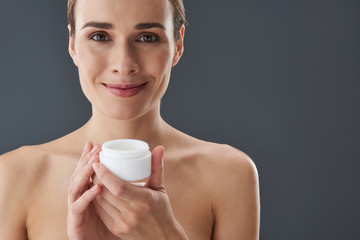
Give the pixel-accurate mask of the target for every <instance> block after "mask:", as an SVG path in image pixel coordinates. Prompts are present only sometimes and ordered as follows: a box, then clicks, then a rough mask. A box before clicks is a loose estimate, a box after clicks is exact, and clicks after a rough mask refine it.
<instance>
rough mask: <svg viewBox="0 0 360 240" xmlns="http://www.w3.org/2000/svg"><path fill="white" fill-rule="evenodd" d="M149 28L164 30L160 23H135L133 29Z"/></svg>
mask: <svg viewBox="0 0 360 240" xmlns="http://www.w3.org/2000/svg"><path fill="white" fill-rule="evenodd" d="M149 28H160V29H162V30H166V28H165V26H164V25H162V24H161V23H139V24H136V26H135V29H138V30H141V29H149Z"/></svg>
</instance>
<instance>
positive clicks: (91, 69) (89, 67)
mask: <svg viewBox="0 0 360 240" xmlns="http://www.w3.org/2000/svg"><path fill="white" fill-rule="evenodd" d="M78 60H79V64H78V65H79V66H78V67H79V73H81V75H82V76H81V77H85V79H81V80H82V81H84V80H85V81H92V80H94V78H95V77H96V76H97V75H98V74H99V73H100V72H101V71H102V69H103V68H104V65H105V63H104V58H103V56H102V55H101V53H99V52H96V51H93V50H91V49H84V48H79V49H78Z"/></svg>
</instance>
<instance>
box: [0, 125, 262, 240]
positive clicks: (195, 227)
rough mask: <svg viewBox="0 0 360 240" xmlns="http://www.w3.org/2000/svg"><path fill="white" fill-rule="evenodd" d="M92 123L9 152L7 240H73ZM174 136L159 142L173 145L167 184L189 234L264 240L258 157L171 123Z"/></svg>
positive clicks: (4, 204)
mask: <svg viewBox="0 0 360 240" xmlns="http://www.w3.org/2000/svg"><path fill="white" fill-rule="evenodd" d="M85 129H86V126H85V127H84V128H82V129H80V130H78V131H76V132H74V133H72V134H70V135H67V136H65V137H64V138H61V139H59V140H56V141H54V142H50V143H47V144H43V145H38V146H28V147H23V148H20V149H18V150H16V151H13V152H10V153H7V154H5V155H3V156H2V157H1V161H0V178H1V181H0V191H1V194H0V210H1V213H2V215H1V216H2V218H1V220H0V221H1V224H0V238H1V239H14V240H18V239H19V240H20V239H21V240H23V239H38V240H41V239H44V240H47V239H54V240H55V239H67V224H66V219H67V196H68V187H69V184H70V177H71V175H72V173H73V171H74V169H75V167H76V164H77V162H78V160H79V158H80V155H81V152H82V150H83V147H84V145H85V144H84V142H83V141H81V140H80V139H82V137H81V136H82V135H83V134H84V131H85ZM168 134H169V135H172V137H170V138H169V141H166V142H163V143H159V144H156V145H163V146H164V147H165V149H167V150H166V152H165V156H164V165H165V168H164V183H165V189H166V192H167V194H168V196H169V199H170V202H171V206H172V209H173V212H174V215H175V218H176V219H177V221H178V222H179V223H180V225H181V226H182V227H183V228H184V230H185V232H186V234H187V236H188V238H189V239H199V240H202V239H204V240H205V239H206V240H209V239H258V226H259V225H258V221H259V203H258V188H257V184H258V183H257V175H256V169H255V167H254V165H253V163H252V162H251V160H250V158H249V157H248V156H246V155H245V154H244V153H242V152H240V151H238V150H236V149H234V148H231V147H229V146H226V145H218V144H214V143H208V142H203V141H200V140H197V139H194V138H192V137H189V136H187V135H185V134H182V133H180V132H178V131H176V130H174V129H172V128H170V127H169V132H168ZM94 142H95V141H94ZM9 183H14V184H9ZM26 236H28V238H27V237H26Z"/></svg>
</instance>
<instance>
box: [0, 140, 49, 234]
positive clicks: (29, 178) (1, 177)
mask: <svg viewBox="0 0 360 240" xmlns="http://www.w3.org/2000/svg"><path fill="white" fill-rule="evenodd" d="M44 158H46V154H44V153H43V152H41V151H38V150H37V149H36V148H34V147H27V146H26V147H21V148H19V149H16V150H14V151H11V152H9V153H6V154H3V155H1V156H0V212H1V216H2V217H1V219H0V239H26V218H27V213H28V207H29V204H30V203H31V199H32V196H33V195H32V190H33V189H34V186H36V182H37V176H38V175H37V174H38V173H40V172H41V170H40V169H39V166H40V165H39V159H40V160H41V159H44Z"/></svg>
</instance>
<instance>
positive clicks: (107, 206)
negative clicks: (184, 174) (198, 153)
mask: <svg viewBox="0 0 360 240" xmlns="http://www.w3.org/2000/svg"><path fill="white" fill-rule="evenodd" d="M163 155H164V148H163V147H156V148H155V149H154V150H153V152H152V159H151V161H152V164H151V165H152V166H151V175H150V177H149V178H148V181H147V182H146V184H145V187H139V186H135V185H133V184H131V183H128V182H125V181H123V180H121V179H119V178H118V177H116V176H115V175H113V174H112V173H111V172H110V171H109V170H107V168H106V167H105V166H104V165H102V164H101V163H99V162H96V163H94V165H93V167H94V170H95V174H96V176H95V177H94V181H95V182H96V183H97V182H99V184H100V185H103V187H102V192H101V194H99V195H98V196H97V197H96V201H94V202H93V203H94V206H95V210H96V212H97V214H98V215H99V217H100V218H101V220H102V221H103V223H104V224H105V225H106V227H107V228H108V229H109V231H110V232H112V234H114V235H116V236H117V237H119V238H121V239H122V240H130V239H131V240H137V239H138V240H140V239H147V240H152V239H154V240H160V239H179V240H180V239H188V238H187V236H186V234H185V231H184V229H183V228H182V227H181V226H180V224H179V223H178V222H177V220H176V219H175V217H174V214H173V211H172V208H171V205H170V201H169V198H168V195H167V194H166V191H165V187H164V182H163V160H162V159H163Z"/></svg>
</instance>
